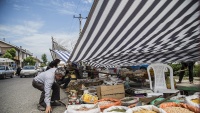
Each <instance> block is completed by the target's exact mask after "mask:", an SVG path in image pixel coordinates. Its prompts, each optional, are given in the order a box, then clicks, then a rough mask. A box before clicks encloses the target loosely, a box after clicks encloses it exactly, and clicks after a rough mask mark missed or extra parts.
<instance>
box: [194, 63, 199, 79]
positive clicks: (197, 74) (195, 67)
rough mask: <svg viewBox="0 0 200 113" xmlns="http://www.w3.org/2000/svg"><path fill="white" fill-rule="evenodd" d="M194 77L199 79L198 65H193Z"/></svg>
mask: <svg viewBox="0 0 200 113" xmlns="http://www.w3.org/2000/svg"><path fill="white" fill-rule="evenodd" d="M193 71H194V76H199V77H200V64H197V65H194V69H193Z"/></svg>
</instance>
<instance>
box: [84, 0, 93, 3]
mask: <svg viewBox="0 0 200 113" xmlns="http://www.w3.org/2000/svg"><path fill="white" fill-rule="evenodd" d="M93 1H94V0H83V2H84V3H88V4H91V3H93Z"/></svg>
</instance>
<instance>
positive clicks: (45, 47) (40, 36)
mask: <svg viewBox="0 0 200 113" xmlns="http://www.w3.org/2000/svg"><path fill="white" fill-rule="evenodd" d="M42 26H43V22H37V21H25V22H24V23H23V24H22V25H12V26H6V25H0V37H1V38H6V40H7V41H9V42H11V44H14V45H16V46H22V48H23V49H26V50H29V51H30V52H31V53H33V55H34V56H37V58H39V59H41V55H42V54H44V53H45V54H46V55H47V59H48V60H49V61H51V60H52V57H51V54H50V51H49V49H50V48H52V42H51V41H52V40H51V37H53V38H54V39H55V40H57V42H58V43H59V44H61V45H62V46H65V47H66V48H68V49H69V50H71V51H72V48H73V47H72V46H74V45H75V43H76V42H75V41H76V40H77V39H78V35H79V34H78V32H77V33H66V32H65V33H64V32H55V33H52V32H51V33H48V32H45V33H39V32H38V30H39V29H40V28H41V27H42ZM7 38H9V39H10V40H9V39H7Z"/></svg>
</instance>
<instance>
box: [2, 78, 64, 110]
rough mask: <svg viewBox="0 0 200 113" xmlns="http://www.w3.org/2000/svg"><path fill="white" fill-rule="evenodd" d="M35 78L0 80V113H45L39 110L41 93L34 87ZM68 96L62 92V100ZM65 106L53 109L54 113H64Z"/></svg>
mask: <svg viewBox="0 0 200 113" xmlns="http://www.w3.org/2000/svg"><path fill="white" fill-rule="evenodd" d="M32 80H33V78H19V77H14V78H7V79H0V113H43V112H41V111H39V110H37V103H38V100H39V97H40V93H41V92H40V91H39V90H37V89H35V88H33V87H32ZM64 97H66V94H65V93H64V91H63V90H61V99H62V98H64ZM65 110H66V107H65V106H63V105H62V106H58V107H55V108H53V112H52V113H64V111H65Z"/></svg>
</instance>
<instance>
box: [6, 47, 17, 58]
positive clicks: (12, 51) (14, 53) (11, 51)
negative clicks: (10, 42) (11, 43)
mask: <svg viewBox="0 0 200 113" xmlns="http://www.w3.org/2000/svg"><path fill="white" fill-rule="evenodd" d="M7 52H9V53H10V54H11V55H12V59H13V58H14V57H15V56H16V50H15V49H14V48H11V49H9V50H7Z"/></svg>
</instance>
